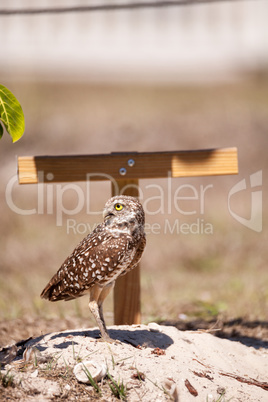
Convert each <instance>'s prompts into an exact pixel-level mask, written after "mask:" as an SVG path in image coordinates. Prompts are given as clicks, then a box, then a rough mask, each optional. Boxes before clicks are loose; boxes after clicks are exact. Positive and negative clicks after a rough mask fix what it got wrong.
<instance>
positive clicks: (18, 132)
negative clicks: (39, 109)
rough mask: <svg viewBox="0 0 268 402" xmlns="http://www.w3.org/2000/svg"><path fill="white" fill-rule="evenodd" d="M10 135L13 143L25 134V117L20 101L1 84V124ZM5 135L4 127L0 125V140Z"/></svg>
mask: <svg viewBox="0 0 268 402" xmlns="http://www.w3.org/2000/svg"><path fill="white" fill-rule="evenodd" d="M1 122H2V123H3V124H4V126H5V129H6V130H7V132H8V133H9V134H10V136H11V138H12V141H13V142H16V141H18V140H19V139H20V138H21V137H22V136H23V133H24V129H25V123H24V115H23V111H22V108H21V105H20V103H19V101H18V100H17V99H16V98H15V96H14V95H13V94H12V92H10V91H9V90H8V89H7V88H6V87H4V86H3V85H1V84H0V123H1ZM2 135H3V127H2V125H1V124H0V138H1V137H2Z"/></svg>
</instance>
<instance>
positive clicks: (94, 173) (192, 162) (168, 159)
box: [18, 148, 238, 325]
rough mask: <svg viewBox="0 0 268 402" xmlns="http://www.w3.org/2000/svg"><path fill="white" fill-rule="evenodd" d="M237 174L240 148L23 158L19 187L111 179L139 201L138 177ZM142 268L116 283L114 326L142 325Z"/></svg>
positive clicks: (118, 190)
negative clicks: (20, 185)
mask: <svg viewBox="0 0 268 402" xmlns="http://www.w3.org/2000/svg"><path fill="white" fill-rule="evenodd" d="M237 173H238V158H237V149H236V148H221V149H204V150H196V151H171V152H120V153H111V154H99V155H70V156H69V155H64V156H21V157H19V158H18V180H19V183H20V184H29V183H33V184H34V183H40V182H43V183H45V182H49V183H52V182H72V181H86V180H93V181H98V180H110V181H111V183H112V195H116V194H119V193H120V194H121V193H122V191H121V190H124V194H125V195H132V196H136V197H138V195H139V194H138V186H139V179H156V178H163V177H166V178H167V177H174V178H175V177H195V176H215V175H227V174H228V175H229V174H237ZM140 319H141V315H140V267H139V266H138V267H136V268H135V269H134V270H133V271H131V272H129V273H128V274H127V275H124V276H122V277H120V278H118V279H117V281H116V285H115V289H114V322H115V324H116V325H120V324H139V323H140Z"/></svg>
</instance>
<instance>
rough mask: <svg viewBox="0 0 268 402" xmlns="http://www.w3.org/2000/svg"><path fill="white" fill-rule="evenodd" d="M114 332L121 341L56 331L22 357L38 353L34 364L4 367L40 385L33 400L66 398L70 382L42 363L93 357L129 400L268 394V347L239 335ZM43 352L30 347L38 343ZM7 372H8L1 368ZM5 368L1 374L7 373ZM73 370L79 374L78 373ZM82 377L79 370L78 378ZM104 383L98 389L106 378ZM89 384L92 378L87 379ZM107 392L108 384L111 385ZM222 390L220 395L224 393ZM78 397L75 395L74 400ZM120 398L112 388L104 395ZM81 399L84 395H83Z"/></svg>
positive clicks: (62, 364)
mask: <svg viewBox="0 0 268 402" xmlns="http://www.w3.org/2000/svg"><path fill="white" fill-rule="evenodd" d="M109 333H110V336H111V337H112V338H114V339H118V340H119V341H120V343H111V344H110V343H105V342H100V341H98V340H97V337H98V334H99V331H98V330H97V329H95V328H93V329H90V330H88V329H80V330H71V331H64V332H55V333H51V334H47V335H44V336H42V337H39V338H36V339H32V340H30V341H28V342H27V343H26V344H25V345H23V349H25V346H26V347H27V354H26V353H24V360H25V359H26V360H29V361H30V360H31V355H32V356H33V355H34V356H35V367H33V365H31V367H32V368H31V369H30V366H29V365H28V366H27V367H28V369H27V367H26V368H25V367H24V370H23V371H20V370H19V366H20V365H21V363H20V362H19V361H18V360H17V361H15V362H12V363H11V364H9V365H6V367H5V370H6V371H7V370H9V369H11V371H10V372H16V374H15V377H16V381H17V382H19V383H20V386H21V387H22V388H23V387H24V388H25V387H26V388H27V387H28V388H27V389H28V394H29V395H30V394H31V393H30V390H35V391H36V393H37V394H38V395H37V396H34V395H32V394H31V396H30V397H29V400H38V401H40V400H49V399H50V398H53V397H58V398H61V397H62V396H63V395H64V397H65V398H66V397H67V399H68V395H67V394H68V392H70V396H71V386H70V385H69V384H68V381H69V379H68V377H67V376H66V380H65V382H64V381H63V380H62V378H61V382H60V384H59V382H58V381H57V377H55V379H54V380H53V381H52V380H48V379H47V378H44V377H42V376H41V375H40V372H41V369H42V367H43V369H44V368H45V369H46V370H50V371H53V370H56V369H60V368H65V369H66V367H68V368H69V369H70V371H71V372H72V373H73V368H74V366H75V365H76V364H77V363H78V362H80V361H81V360H94V361H95V362H97V363H102V364H104V365H105V366H107V368H108V372H109V374H110V375H111V376H112V377H113V378H114V379H115V380H116V381H119V383H122V382H123V384H125V385H126V386H127V400H128V401H140V400H142V401H148V402H151V401H165V400H170V397H172V398H173V399H174V400H179V401H183V402H184V401H191V400H198V401H210V402H212V401H217V400H221V401H224V400H226V401H228V400H230V399H231V400H232V402H235V401H241V402H242V401H243V402H245V401H251V402H252V401H253V400H254V401H264V400H267V399H266V398H268V393H267V391H268V383H266V382H265V381H267V373H268V359H267V354H268V352H267V350H265V349H255V348H253V347H247V346H244V345H242V344H241V343H239V342H234V341H230V340H226V339H220V338H217V337H215V336H213V335H211V334H209V333H206V332H198V331H193V332H192V331H185V332H182V331H179V330H177V329H176V328H174V327H166V326H159V325H157V324H155V325H151V324H149V325H148V326H145V325H138V326H112V327H110V328H109ZM35 348H36V349H37V350H38V351H39V352H40V353H39V352H35V353H32V354H31V351H32V352H33V351H35V350H36V349H35ZM2 373H3V371H2ZM2 375H3V374H2ZM72 375H73V374H72ZM74 380H75V381H76V379H75V377H74V376H73V379H72V381H74ZM105 381H107V380H105V379H104V380H103V384H102V383H100V388H101V387H102V385H104V384H105ZM83 386H84V387H87V388H91V385H83ZM105 392H107V391H105ZM221 395H222V399H219V398H220V396H221ZM103 397H104V395H103ZM71 399H72V398H70V400H71ZM107 399H108V400H114V396H112V394H111V393H110V395H108V394H107V393H106V395H105V400H107ZM81 400H82V399H81Z"/></svg>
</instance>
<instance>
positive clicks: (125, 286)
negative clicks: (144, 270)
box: [112, 180, 141, 325]
mask: <svg viewBox="0 0 268 402" xmlns="http://www.w3.org/2000/svg"><path fill="white" fill-rule="evenodd" d="M117 194H124V195H131V196H132V197H138V196H139V181H138V180H118V181H117V182H116V185H115V184H112V195H117ZM140 322H141V307H140V264H138V266H137V267H136V268H134V269H133V270H132V271H130V272H129V273H128V274H126V275H123V276H121V277H119V278H118V279H117V281H116V282H115V287H114V323H115V325H122V324H126V325H131V324H140Z"/></svg>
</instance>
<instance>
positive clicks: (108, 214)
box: [103, 210, 114, 222]
mask: <svg viewBox="0 0 268 402" xmlns="http://www.w3.org/2000/svg"><path fill="white" fill-rule="evenodd" d="M112 216H114V214H113V213H112V212H110V211H107V210H104V211H103V219H104V222H106V221H107V220H108V219H110V218H111V217H112Z"/></svg>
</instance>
